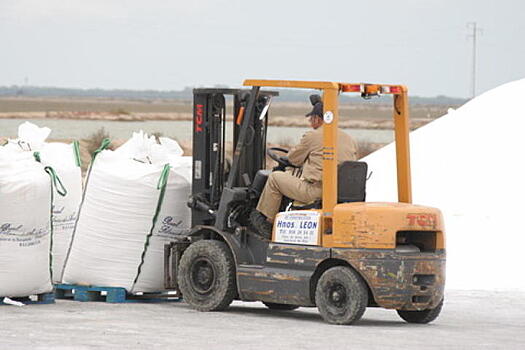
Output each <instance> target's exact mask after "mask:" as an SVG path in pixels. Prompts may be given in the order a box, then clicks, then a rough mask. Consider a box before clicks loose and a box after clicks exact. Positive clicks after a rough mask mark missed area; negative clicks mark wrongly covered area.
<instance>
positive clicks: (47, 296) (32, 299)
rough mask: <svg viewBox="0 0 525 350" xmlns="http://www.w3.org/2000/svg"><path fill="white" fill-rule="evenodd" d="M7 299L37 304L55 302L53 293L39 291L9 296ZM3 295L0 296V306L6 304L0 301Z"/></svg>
mask: <svg viewBox="0 0 525 350" xmlns="http://www.w3.org/2000/svg"><path fill="white" fill-rule="evenodd" d="M9 299H11V300H14V301H19V302H21V303H24V304H25V305H38V304H54V303H55V294H54V293H41V294H34V295H29V296H27V297H13V298H11V297H9ZM3 300H4V297H0V306H1V305H8V304H4V303H3V302H2V301H3Z"/></svg>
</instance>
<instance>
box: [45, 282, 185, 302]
mask: <svg viewBox="0 0 525 350" xmlns="http://www.w3.org/2000/svg"><path fill="white" fill-rule="evenodd" d="M55 298H56V299H69V300H75V301H103V302H106V303H159V302H177V301H181V300H182V298H181V297H180V296H179V295H177V294H172V293H169V292H158V293H143V294H130V293H128V292H127V291H126V289H125V288H120V287H99V286H79V285H75V284H56V285H55Z"/></svg>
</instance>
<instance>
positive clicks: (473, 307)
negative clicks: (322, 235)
mask: <svg viewBox="0 0 525 350" xmlns="http://www.w3.org/2000/svg"><path fill="white" fill-rule="evenodd" d="M524 330H525V291H499V292H491V291H448V292H447V294H446V302H445V306H444V308H443V312H442V314H441V316H440V317H439V318H438V319H437V320H436V321H435V322H434V323H431V324H429V325H410V324H407V323H404V322H403V321H402V320H401V319H400V318H399V317H398V316H397V314H396V312H395V311H391V310H383V309H373V308H369V309H367V311H366V313H365V315H364V317H363V319H362V320H361V321H360V322H359V323H357V324H356V325H354V326H333V325H329V324H325V323H324V322H323V321H322V319H321V317H320V316H319V314H318V312H317V310H316V309H313V308H300V309H298V310H296V311H270V310H268V309H266V308H265V307H264V306H263V305H262V304H261V303H244V302H234V303H233V304H232V306H231V307H230V308H229V310H228V311H225V312H211V313H202V312H197V311H194V310H192V309H191V308H190V307H189V306H188V305H186V304H185V303H161V304H108V303H102V302H91V303H80V302H74V301H64V300H58V301H57V303H56V304H54V305H28V306H24V307H15V306H7V305H6V306H0V349H26V348H31V349H88V348H108V349H140V348H154V347H158V348H170V349H177V348H179V349H203V348H211V349H243V350H244V349H349V348H351V349H394V348H399V349H525V332H524Z"/></svg>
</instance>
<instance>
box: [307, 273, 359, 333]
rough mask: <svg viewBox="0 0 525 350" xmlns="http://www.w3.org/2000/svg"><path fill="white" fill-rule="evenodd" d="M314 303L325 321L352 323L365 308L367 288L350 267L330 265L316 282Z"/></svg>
mask: <svg viewBox="0 0 525 350" xmlns="http://www.w3.org/2000/svg"><path fill="white" fill-rule="evenodd" d="M315 303H316V304H317V308H318V309H319V313H320V314H321V316H322V317H323V319H324V320H325V321H326V322H328V323H332V324H345V325H346V324H352V323H354V322H356V321H358V320H359V319H360V318H361V317H362V316H363V314H364V312H365V310H366V306H367V305H368V289H367V287H366V285H365V282H364V281H363V279H362V278H361V276H359V275H358V274H357V272H355V271H354V270H352V269H351V268H349V267H346V266H336V267H332V268H330V269H328V270H326V271H325V272H324V273H323V274H322V275H321V278H319V281H318V282H317V288H316V290H315Z"/></svg>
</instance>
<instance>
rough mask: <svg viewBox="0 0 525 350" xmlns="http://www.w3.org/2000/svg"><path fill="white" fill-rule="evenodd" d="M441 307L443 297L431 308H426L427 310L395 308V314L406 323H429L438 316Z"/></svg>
mask: <svg viewBox="0 0 525 350" xmlns="http://www.w3.org/2000/svg"><path fill="white" fill-rule="evenodd" d="M442 308H443V299H441V302H440V303H439V304H438V306H436V307H435V308H433V309H427V310H421V311H403V310H397V314H398V315H399V317H401V318H402V319H403V320H405V321H406V322H408V323H420V324H424V323H430V322H432V321H434V320H435V319H436V318H438V316H439V314H440V313H441V309H442Z"/></svg>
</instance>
